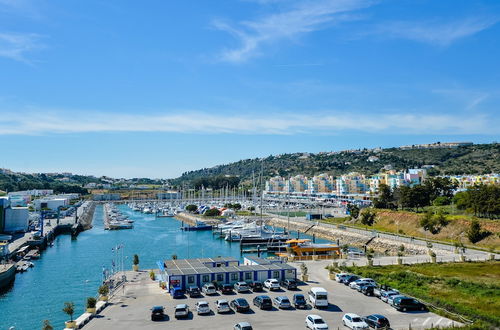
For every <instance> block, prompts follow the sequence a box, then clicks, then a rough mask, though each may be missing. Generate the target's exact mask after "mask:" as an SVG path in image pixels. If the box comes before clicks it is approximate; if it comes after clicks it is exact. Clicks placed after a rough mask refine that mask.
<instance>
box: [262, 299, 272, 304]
mask: <svg viewBox="0 0 500 330" xmlns="http://www.w3.org/2000/svg"><path fill="white" fill-rule="evenodd" d="M262 302H263V303H264V304H271V303H272V302H271V298H264V299H262Z"/></svg>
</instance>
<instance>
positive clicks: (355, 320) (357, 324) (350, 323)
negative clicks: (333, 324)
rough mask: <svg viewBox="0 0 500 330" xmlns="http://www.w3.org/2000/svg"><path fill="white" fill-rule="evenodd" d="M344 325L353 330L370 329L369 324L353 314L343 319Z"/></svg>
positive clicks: (348, 314) (346, 315)
mask: <svg viewBox="0 0 500 330" xmlns="http://www.w3.org/2000/svg"><path fill="white" fill-rule="evenodd" d="M342 323H344V326H346V327H348V328H351V329H353V330H361V329H369V328H370V327H369V326H368V324H366V322H365V321H363V319H362V318H361V317H360V316H359V315H357V314H353V313H347V314H345V315H344V316H343V317H342Z"/></svg>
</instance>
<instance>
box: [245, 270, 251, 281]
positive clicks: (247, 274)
mask: <svg viewBox="0 0 500 330" xmlns="http://www.w3.org/2000/svg"><path fill="white" fill-rule="evenodd" d="M251 279H252V273H250V272H246V273H245V280H251Z"/></svg>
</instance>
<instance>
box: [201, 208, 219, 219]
mask: <svg viewBox="0 0 500 330" xmlns="http://www.w3.org/2000/svg"><path fill="white" fill-rule="evenodd" d="M203 215H204V216H206V217H218V216H219V215H220V211H219V210H218V209H216V208H213V209H210V210H206V211H205V213H203Z"/></svg>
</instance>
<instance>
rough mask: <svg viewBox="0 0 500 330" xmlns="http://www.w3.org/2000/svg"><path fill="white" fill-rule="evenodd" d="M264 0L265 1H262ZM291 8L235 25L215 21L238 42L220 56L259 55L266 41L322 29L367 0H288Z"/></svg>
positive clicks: (233, 59)
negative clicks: (237, 44) (236, 45)
mask: <svg viewBox="0 0 500 330" xmlns="http://www.w3.org/2000/svg"><path fill="white" fill-rule="evenodd" d="M265 2H267V1H265ZM290 2H291V3H292V5H291V7H288V9H287V10H285V11H282V12H280V13H274V14H269V15H266V16H264V17H261V18H259V19H256V20H252V21H241V22H239V23H238V24H229V23H227V22H224V21H221V20H216V21H214V22H213V26H214V27H215V28H217V29H219V30H221V31H225V32H228V33H230V34H232V35H233V36H234V37H235V38H236V39H238V41H239V42H240V43H241V45H240V46H239V47H237V48H232V49H226V50H224V51H223V52H222V54H221V59H222V60H223V61H228V62H244V61H246V60H248V59H250V58H252V57H255V56H257V55H259V54H260V53H261V51H262V48H263V46H264V45H266V44H270V43H275V42H278V41H282V40H293V39H295V38H297V37H298V36H301V35H303V34H306V33H310V32H313V31H317V30H320V29H323V28H325V27H326V26H327V25H328V24H332V23H338V22H341V21H345V20H350V19H352V17H350V16H349V15H348V13H349V12H352V11H355V10H359V9H362V8H365V7H368V6H370V5H371V4H372V1H368V0H307V1H304V0H302V1H290Z"/></svg>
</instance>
